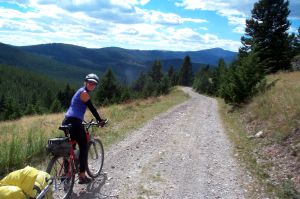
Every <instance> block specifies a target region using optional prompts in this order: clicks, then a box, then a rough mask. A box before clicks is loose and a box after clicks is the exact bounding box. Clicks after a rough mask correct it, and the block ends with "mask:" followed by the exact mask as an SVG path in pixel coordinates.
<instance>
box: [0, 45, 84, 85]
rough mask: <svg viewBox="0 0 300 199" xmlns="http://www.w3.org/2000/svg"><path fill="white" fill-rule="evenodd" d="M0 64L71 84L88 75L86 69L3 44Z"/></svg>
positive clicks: (0, 47)
mask: <svg viewBox="0 0 300 199" xmlns="http://www.w3.org/2000/svg"><path fill="white" fill-rule="evenodd" d="M0 64H4V65H12V66H16V67H19V68H23V69H25V70H27V71H33V72H37V73H40V74H43V75H45V76H48V77H52V78H55V79H58V80H63V81H65V82H69V83H78V80H79V79H80V78H82V76H84V75H85V73H86V70H85V69H84V68H80V67H76V66H73V65H70V64H64V63H61V62H59V61H56V60H54V59H50V58H49V57H46V56H42V55H34V54H31V53H27V52H25V51H23V50H21V49H19V48H18V47H15V46H11V45H6V44H3V43H0ZM66 74H68V75H66Z"/></svg>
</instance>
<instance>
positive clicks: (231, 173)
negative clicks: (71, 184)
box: [72, 88, 246, 199]
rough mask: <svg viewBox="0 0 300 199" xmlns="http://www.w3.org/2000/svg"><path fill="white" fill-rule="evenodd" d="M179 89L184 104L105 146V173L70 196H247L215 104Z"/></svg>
mask: <svg viewBox="0 0 300 199" xmlns="http://www.w3.org/2000/svg"><path fill="white" fill-rule="evenodd" d="M183 89H184V91H185V92H187V93H189V94H190V96H191V98H190V99H189V100H188V101H186V102H184V103H183V104H180V105H178V106H176V107H174V108H172V109H171V110H169V111H168V112H166V113H163V114H161V115H159V116H157V117H156V118H154V119H153V120H151V121H149V122H148V123H147V124H145V126H143V127H142V128H140V129H138V130H136V131H134V132H133V133H132V134H130V135H129V136H128V137H127V138H125V139H124V140H122V141H121V142H119V143H117V144H115V145H114V146H113V147H112V148H110V149H109V151H107V152H106V154H105V163H104V164H105V165H104V169H103V172H104V174H103V175H102V176H100V177H99V178H98V179H96V180H95V181H94V182H93V183H92V184H90V185H84V186H82V185H78V184H76V185H75V186H76V187H77V188H76V189H75V193H74V194H73V195H72V198H120V199H143V198H145V199H146V198H163V199H204V198H228V199H235V198H238V199H242V198H246V197H245V195H246V193H245V192H246V190H245V189H243V188H242V187H241V184H242V181H243V178H244V175H245V174H244V173H243V171H242V170H241V169H240V167H239V165H238V163H237V162H236V160H235V158H234V155H233V151H232V144H231V143H230V142H229V140H228V138H227V137H226V134H225V133H224V130H223V127H222V125H221V121H220V118H219V114H218V111H217V109H218V108H217V102H216V100H215V99H213V98H209V97H206V96H203V95H199V94H197V93H195V92H193V91H192V90H191V89H190V88H183Z"/></svg>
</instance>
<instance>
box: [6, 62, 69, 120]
mask: <svg viewBox="0 0 300 199" xmlns="http://www.w3.org/2000/svg"><path fill="white" fill-rule="evenodd" d="M73 92H74V91H73V90H72V89H71V87H70V86H68V85H66V84H64V83H62V82H58V81H55V80H52V79H49V78H48V77H46V76H42V75H40V74H38V73H33V72H28V71H25V70H22V69H19V68H17V67H13V66H5V65H0V120H7V119H15V118H19V117H21V116H22V115H31V114H40V113H47V112H48V113H49V112H57V111H61V110H62V108H63V107H64V108H65V107H67V106H68V103H69V100H70V97H71V96H72V94H73Z"/></svg>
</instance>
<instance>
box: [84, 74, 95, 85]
mask: <svg viewBox="0 0 300 199" xmlns="http://www.w3.org/2000/svg"><path fill="white" fill-rule="evenodd" d="M84 80H85V81H92V82H95V83H96V84H98V83H99V77H98V76H97V75H96V74H93V73H91V74H88V75H87V76H85V79H84Z"/></svg>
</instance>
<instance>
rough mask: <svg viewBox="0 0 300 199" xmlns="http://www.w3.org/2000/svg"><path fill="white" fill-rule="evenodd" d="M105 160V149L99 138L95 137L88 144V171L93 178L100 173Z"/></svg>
mask: <svg viewBox="0 0 300 199" xmlns="http://www.w3.org/2000/svg"><path fill="white" fill-rule="evenodd" d="M103 162H104V149H103V145H102V142H101V141H100V140H99V139H94V140H92V141H90V142H89V144H88V158H87V168H86V172H87V173H88V175H89V176H90V177H92V178H96V177H97V176H99V175H100V173H101V170H102V167H103Z"/></svg>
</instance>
